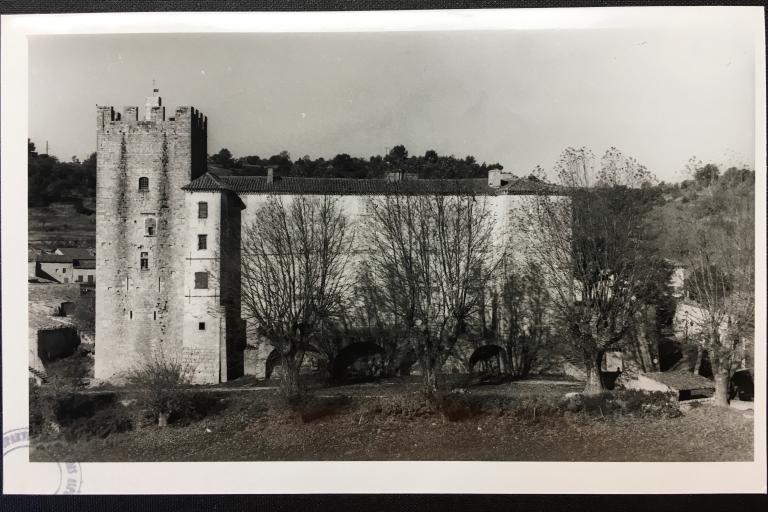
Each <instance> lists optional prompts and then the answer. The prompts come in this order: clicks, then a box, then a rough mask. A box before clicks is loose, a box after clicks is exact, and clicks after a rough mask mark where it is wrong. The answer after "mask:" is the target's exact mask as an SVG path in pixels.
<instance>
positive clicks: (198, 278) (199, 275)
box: [195, 272, 208, 290]
mask: <svg viewBox="0 0 768 512" xmlns="http://www.w3.org/2000/svg"><path fill="white" fill-rule="evenodd" d="M195 288H196V289H198V290H207V289H208V272H195Z"/></svg>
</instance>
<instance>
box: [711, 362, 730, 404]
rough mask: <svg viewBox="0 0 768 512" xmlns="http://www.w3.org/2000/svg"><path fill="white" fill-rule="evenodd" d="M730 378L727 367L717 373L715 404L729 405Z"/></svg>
mask: <svg viewBox="0 0 768 512" xmlns="http://www.w3.org/2000/svg"><path fill="white" fill-rule="evenodd" d="M730 380H731V379H730V375H729V372H728V370H726V369H720V370H718V371H717V372H716V373H715V397H714V403H715V405H717V406H719V407H728V404H729V395H730V386H729V384H730Z"/></svg>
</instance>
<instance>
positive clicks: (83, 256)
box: [57, 247, 95, 260]
mask: <svg viewBox="0 0 768 512" xmlns="http://www.w3.org/2000/svg"><path fill="white" fill-rule="evenodd" d="M57 251H59V252H60V253H61V254H63V255H64V256H69V257H70V258H71V259H80V260H92V259H94V258H95V256H94V255H93V249H88V248H83V247H59V248H58V249H57Z"/></svg>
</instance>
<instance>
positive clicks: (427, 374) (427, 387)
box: [422, 363, 437, 396]
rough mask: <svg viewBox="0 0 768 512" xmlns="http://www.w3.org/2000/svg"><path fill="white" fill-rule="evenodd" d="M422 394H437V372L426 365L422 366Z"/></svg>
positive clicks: (430, 365) (431, 366) (428, 364)
mask: <svg viewBox="0 0 768 512" xmlns="http://www.w3.org/2000/svg"><path fill="white" fill-rule="evenodd" d="M422 372H423V374H424V375H423V379H424V392H425V393H426V394H427V395H428V396H434V395H435V393H437V372H436V371H435V368H434V366H433V365H432V364H430V363H427V364H425V365H424V366H423V370H422Z"/></svg>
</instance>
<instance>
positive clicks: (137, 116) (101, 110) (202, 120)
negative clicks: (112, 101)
mask: <svg viewBox="0 0 768 512" xmlns="http://www.w3.org/2000/svg"><path fill="white" fill-rule="evenodd" d="M96 121H97V130H98V131H101V132H103V131H105V130H107V129H109V128H110V127H112V128H118V129H119V128H120V127H123V128H125V129H126V131H130V130H128V129H127V128H128V126H129V125H136V126H142V127H144V128H145V129H146V128H152V127H155V126H157V127H159V128H164V129H176V130H178V129H182V130H185V131H186V129H188V130H190V131H191V132H193V133H196V135H197V136H205V135H206V134H207V132H208V117H207V116H205V115H203V113H202V112H200V111H199V110H198V109H196V108H195V107H191V106H182V107H176V110H175V111H174V115H173V117H169V118H166V116H165V107H164V106H162V100H161V98H160V97H159V96H150V97H147V101H146V103H145V106H144V115H143V116H142V115H141V112H140V109H139V107H137V106H125V107H123V111H122V114H121V113H120V112H116V111H115V108H114V107H112V106H101V105H97V106H96Z"/></svg>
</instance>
